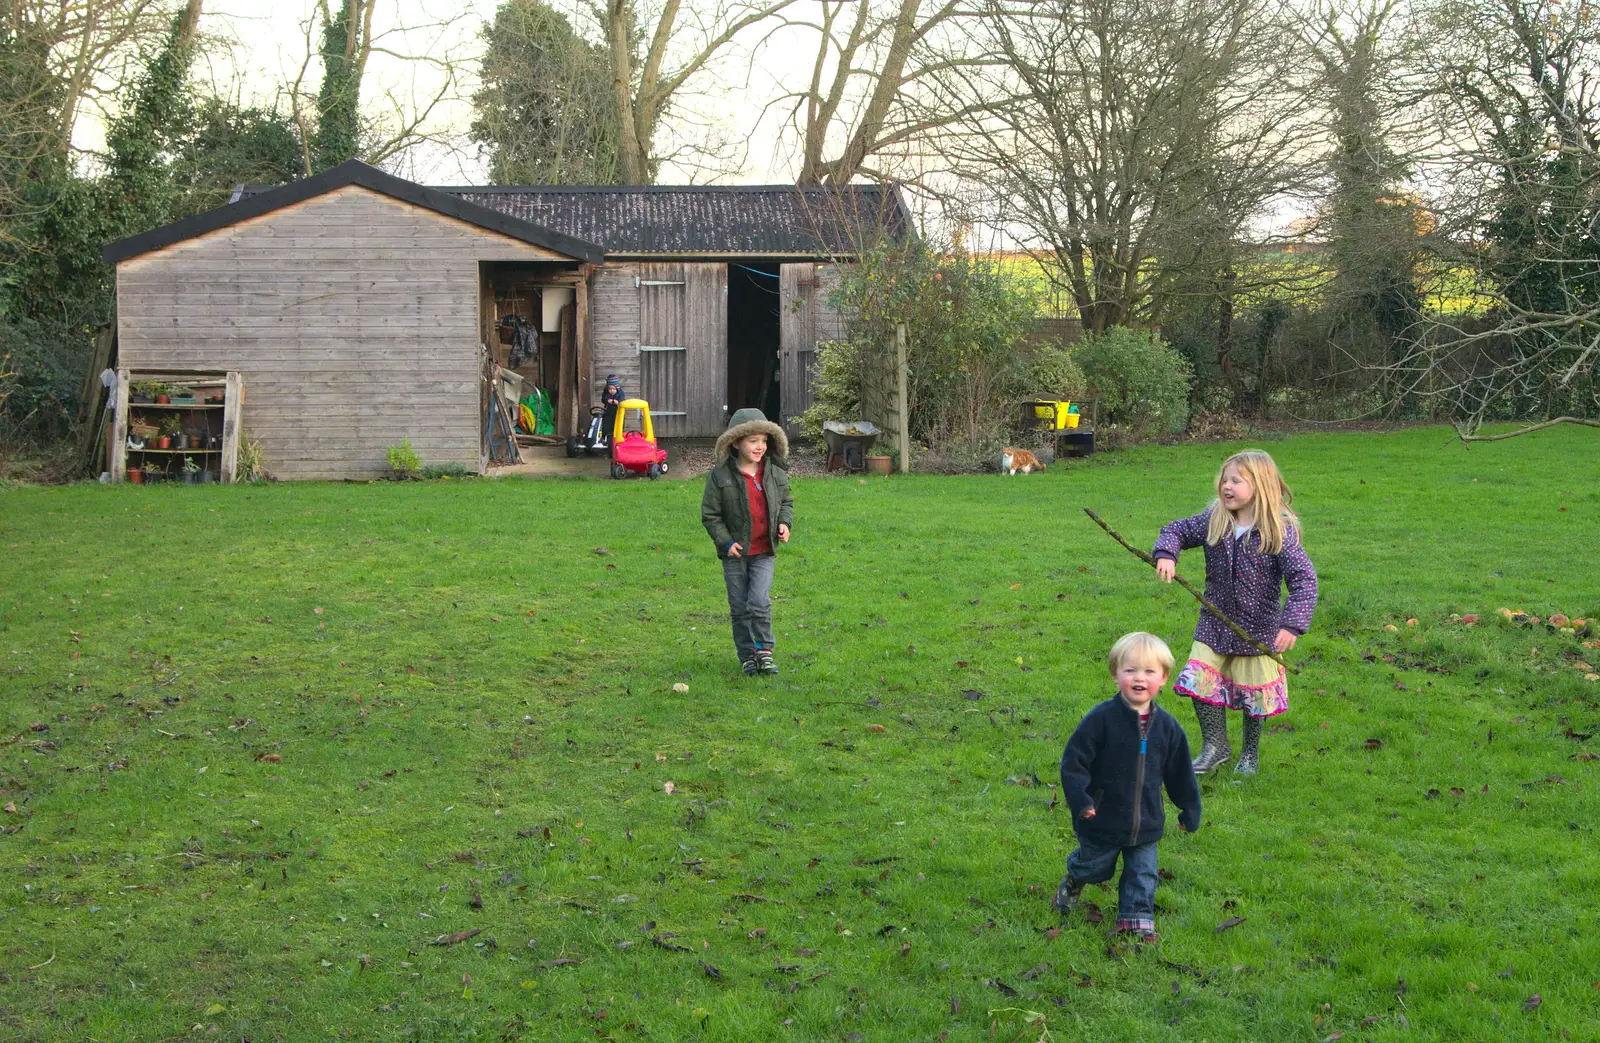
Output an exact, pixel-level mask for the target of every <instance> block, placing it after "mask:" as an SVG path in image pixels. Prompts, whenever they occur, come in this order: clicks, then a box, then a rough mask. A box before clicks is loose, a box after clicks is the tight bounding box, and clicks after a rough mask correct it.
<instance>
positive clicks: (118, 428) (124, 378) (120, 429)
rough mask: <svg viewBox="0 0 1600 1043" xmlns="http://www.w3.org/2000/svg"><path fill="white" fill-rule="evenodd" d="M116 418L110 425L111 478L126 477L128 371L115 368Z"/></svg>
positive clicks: (118, 480)
mask: <svg viewBox="0 0 1600 1043" xmlns="http://www.w3.org/2000/svg"><path fill="white" fill-rule="evenodd" d="M113 394H115V395H116V396H117V397H116V399H115V402H116V411H117V412H116V419H115V420H114V421H113V422H112V425H111V480H112V481H113V482H120V481H124V480H125V479H126V478H127V477H128V371H127V370H125V369H119V370H117V387H116V390H115V391H114V392H113Z"/></svg>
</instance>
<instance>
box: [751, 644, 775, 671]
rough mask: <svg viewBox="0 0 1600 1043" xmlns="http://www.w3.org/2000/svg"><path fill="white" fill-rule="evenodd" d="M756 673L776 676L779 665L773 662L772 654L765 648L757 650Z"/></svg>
mask: <svg viewBox="0 0 1600 1043" xmlns="http://www.w3.org/2000/svg"><path fill="white" fill-rule="evenodd" d="M756 671H757V672H758V673H763V674H776V673H777V672H778V664H777V663H776V662H774V661H773V659H772V653H771V652H769V651H767V650H766V649H765V648H758V649H756Z"/></svg>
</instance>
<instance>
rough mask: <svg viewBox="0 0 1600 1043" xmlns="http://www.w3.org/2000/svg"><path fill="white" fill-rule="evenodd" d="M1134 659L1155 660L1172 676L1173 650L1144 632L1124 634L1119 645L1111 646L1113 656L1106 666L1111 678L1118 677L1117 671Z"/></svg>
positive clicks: (1155, 637)
mask: <svg viewBox="0 0 1600 1043" xmlns="http://www.w3.org/2000/svg"><path fill="white" fill-rule="evenodd" d="M1132 659H1154V660H1155V661H1156V662H1158V663H1160V664H1161V669H1162V670H1163V671H1164V672H1165V673H1166V674H1167V675H1168V676H1169V677H1170V676H1171V675H1172V666H1173V663H1174V662H1175V660H1174V659H1173V658H1172V649H1170V648H1168V647H1167V643H1166V642H1165V641H1163V640H1161V639H1160V638H1159V637H1157V636H1155V635H1154V634H1147V633H1145V632H1144V631H1143V630H1135V631H1134V632H1133V633H1131V634H1123V635H1122V636H1121V637H1119V638H1117V643H1116V644H1114V645H1112V646H1111V654H1110V655H1109V656H1107V657H1106V665H1107V666H1109V667H1110V668H1111V676H1112V677H1115V676H1117V671H1118V670H1121V669H1122V668H1123V667H1124V666H1125V665H1127V663H1128V661H1129V660H1132Z"/></svg>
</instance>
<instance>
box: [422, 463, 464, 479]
mask: <svg viewBox="0 0 1600 1043" xmlns="http://www.w3.org/2000/svg"><path fill="white" fill-rule="evenodd" d="M477 475H478V472H477V471H473V470H470V469H469V468H468V467H467V466H466V465H465V464H429V465H428V466H426V467H424V468H423V469H422V477H424V478H475V477H477Z"/></svg>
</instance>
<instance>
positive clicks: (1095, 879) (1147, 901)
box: [1067, 837, 1157, 931]
mask: <svg viewBox="0 0 1600 1043" xmlns="http://www.w3.org/2000/svg"><path fill="white" fill-rule="evenodd" d="M1118 855H1121V856H1122V879H1121V880H1119V881H1118V882H1117V929H1118V930H1128V931H1154V930H1155V929H1156V878H1157V873H1156V845H1155V843H1154V842H1151V843H1149V844H1137V845H1134V846H1133V847H1118V846H1115V845H1113V846H1110V847H1101V846H1100V845H1099V844H1097V843H1094V842H1093V841H1089V840H1084V839H1083V838H1082V837H1079V838H1078V847H1077V850H1075V851H1073V852H1072V854H1070V855H1068V856H1067V875H1068V876H1070V877H1071V878H1072V879H1074V880H1076V881H1078V882H1079V883H1084V884H1100V883H1104V882H1105V881H1107V880H1110V879H1111V874H1112V873H1113V872H1115V871H1116V868H1117V856H1118Z"/></svg>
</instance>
